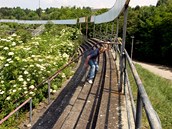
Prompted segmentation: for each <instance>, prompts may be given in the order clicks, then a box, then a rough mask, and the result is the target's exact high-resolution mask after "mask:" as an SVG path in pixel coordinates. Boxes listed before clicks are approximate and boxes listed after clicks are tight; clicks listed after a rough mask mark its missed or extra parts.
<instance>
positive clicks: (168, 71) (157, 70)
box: [134, 61, 172, 80]
mask: <svg viewBox="0 0 172 129" xmlns="http://www.w3.org/2000/svg"><path fill="white" fill-rule="evenodd" d="M134 63H137V64H139V65H141V66H142V67H143V68H145V69H148V70H149V71H151V72H152V73H154V74H157V75H159V76H161V77H163V78H166V79H169V80H172V68H169V67H166V66H162V65H155V64H147V63H143V62H137V61H134Z"/></svg>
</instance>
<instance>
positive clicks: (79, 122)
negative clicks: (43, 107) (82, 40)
mask: <svg viewBox="0 0 172 129" xmlns="http://www.w3.org/2000/svg"><path fill="white" fill-rule="evenodd" d="M96 45H97V46H98V45H99V44H98V43H97V42H96V41H95V40H89V41H88V43H87V45H82V47H81V48H80V52H82V51H86V50H88V49H90V48H91V47H93V46H95V47H97V46H96ZM84 60H85V58H84V56H83V57H82V58H81V63H80V65H79V67H78V69H77V70H76V72H75V75H74V76H73V78H72V79H71V80H70V82H69V83H68V84H67V86H66V87H65V88H64V89H63V90H62V91H61V93H60V94H59V96H58V97H57V98H56V100H55V101H54V102H53V103H52V104H51V106H49V108H48V109H47V111H46V112H45V113H44V114H43V116H42V117H40V118H39V120H38V121H37V122H36V123H35V124H34V125H33V126H32V129H52V128H53V129H73V128H76V129H95V128H96V129H105V128H108V129H119V128H120V127H121V116H120V114H121V110H120V107H121V105H122V104H123V96H121V95H120V94H118V89H117V68H116V63H115V60H114V58H113V56H112V53H111V51H110V50H109V51H106V52H104V53H103V54H101V55H100V56H99V59H98V62H99V71H98V72H97V73H96V77H95V79H94V83H93V84H89V83H88V82H86V81H85V77H86V76H87V73H88V72H86V71H85V70H84V69H83V63H84ZM87 71H88V70H87Z"/></svg>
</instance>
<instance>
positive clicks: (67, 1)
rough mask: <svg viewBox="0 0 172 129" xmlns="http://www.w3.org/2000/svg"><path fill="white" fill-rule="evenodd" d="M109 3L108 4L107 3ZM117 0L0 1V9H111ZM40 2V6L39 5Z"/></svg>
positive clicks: (151, 1)
mask: <svg viewBox="0 0 172 129" xmlns="http://www.w3.org/2000/svg"><path fill="white" fill-rule="evenodd" d="M107 1H108V2H107ZM115 1H116V0H0V7H21V8H24V9H25V8H28V9H32V10H35V9H37V8H39V5H40V7H41V8H42V9H45V8H50V7H61V6H71V7H72V6H74V5H75V6H76V7H83V6H84V7H92V8H111V7H112V6H113V5H114V3H115ZM157 1H158V0H130V4H129V5H130V6H131V7H135V6H136V5H139V6H149V5H156V3H157ZM39 2H40V4H39Z"/></svg>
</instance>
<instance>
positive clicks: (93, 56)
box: [88, 48, 99, 61]
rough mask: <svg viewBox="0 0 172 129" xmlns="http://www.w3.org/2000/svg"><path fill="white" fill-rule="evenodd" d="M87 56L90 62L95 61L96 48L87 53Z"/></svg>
mask: <svg viewBox="0 0 172 129" xmlns="http://www.w3.org/2000/svg"><path fill="white" fill-rule="evenodd" d="M88 55H89V56H90V59H91V60H94V61H95V60H96V58H97V57H98V55H99V49H98V48H96V49H95V50H91V51H90V52H89V54H88Z"/></svg>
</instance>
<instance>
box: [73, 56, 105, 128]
mask: <svg viewBox="0 0 172 129" xmlns="http://www.w3.org/2000/svg"><path fill="white" fill-rule="evenodd" d="M102 63H103V55H100V60H99V71H100V72H98V73H97V74H96V77H95V79H94V84H93V86H92V89H91V91H90V94H89V96H88V99H87V102H86V104H85V107H84V109H83V112H82V114H81V116H80V118H79V121H78V123H77V126H76V129H81V128H82V129H86V128H88V127H89V126H90V125H89V124H90V123H91V122H90V121H91V120H90V118H91V119H93V118H94V111H95V108H96V105H97V101H98V100H97V99H98V96H97V95H98V92H99V89H100V86H99V81H100V76H101V74H102V73H101V71H102Z"/></svg>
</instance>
